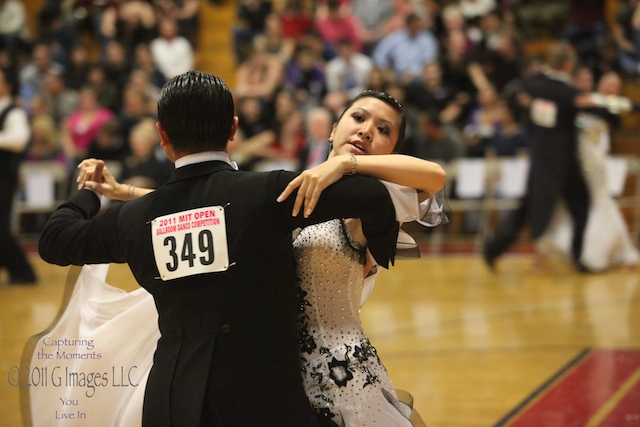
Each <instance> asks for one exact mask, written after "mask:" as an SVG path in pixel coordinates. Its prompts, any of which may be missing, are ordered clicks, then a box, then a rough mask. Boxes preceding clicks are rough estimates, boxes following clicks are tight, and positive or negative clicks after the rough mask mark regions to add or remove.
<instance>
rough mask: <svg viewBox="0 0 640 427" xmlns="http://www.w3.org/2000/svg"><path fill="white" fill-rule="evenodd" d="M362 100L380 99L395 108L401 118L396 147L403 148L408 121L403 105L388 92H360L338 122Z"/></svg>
mask: <svg viewBox="0 0 640 427" xmlns="http://www.w3.org/2000/svg"><path fill="white" fill-rule="evenodd" d="M362 98H376V99H379V100H380V101H382V102H384V103H385V104H387V105H389V106H390V107H391V108H393V109H394V110H395V111H396V113H398V116H400V129H399V130H398V141H396V145H395V147H399V146H401V145H402V143H403V142H404V134H405V132H406V128H407V120H406V119H405V117H404V114H403V113H402V105H400V103H399V102H398V100H397V99H395V98H394V97H393V96H391V95H389V94H388V93H386V92H382V91H377V90H365V91H364V92H360V93H359V94H358V95H356V97H355V98H353V99H352V100H351V101H349V102H348V103H347V105H346V106H345V107H344V110H342V113H340V117H338V122H339V121H340V120H341V119H342V116H344V113H345V112H346V111H347V110H348V109H349V108H351V106H352V105H353V104H354V103H355V102H356V101H357V100H359V99H362Z"/></svg>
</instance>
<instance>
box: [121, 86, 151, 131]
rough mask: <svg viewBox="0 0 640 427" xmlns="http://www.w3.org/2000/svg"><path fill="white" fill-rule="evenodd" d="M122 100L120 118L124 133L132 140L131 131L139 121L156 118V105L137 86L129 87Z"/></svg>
mask: <svg viewBox="0 0 640 427" xmlns="http://www.w3.org/2000/svg"><path fill="white" fill-rule="evenodd" d="M122 101H123V104H122V111H120V114H118V118H119V119H120V123H121V125H122V134H123V135H124V137H125V139H126V140H131V131H132V130H133V128H134V127H135V126H136V125H137V124H138V123H140V122H141V121H143V120H145V119H155V117H156V115H155V107H153V106H152V105H151V103H150V102H149V101H150V100H149V96H148V95H147V94H146V93H145V92H144V91H142V90H139V89H137V88H135V87H129V88H127V90H126V91H125V92H124V97H123V100H122Z"/></svg>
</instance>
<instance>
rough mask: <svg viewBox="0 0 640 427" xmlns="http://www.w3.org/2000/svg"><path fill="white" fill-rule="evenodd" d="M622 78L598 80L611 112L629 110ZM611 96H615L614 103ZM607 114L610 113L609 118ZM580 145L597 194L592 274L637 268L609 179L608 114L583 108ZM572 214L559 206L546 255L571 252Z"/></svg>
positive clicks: (588, 251) (589, 262)
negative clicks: (615, 268) (623, 267)
mask: <svg viewBox="0 0 640 427" xmlns="http://www.w3.org/2000/svg"><path fill="white" fill-rule="evenodd" d="M621 89H622V81H621V79H620V76H618V74H616V73H614V72H610V73H606V74H604V75H603V76H602V77H601V79H600V81H599V82H598V87H597V93H596V94H594V95H593V96H595V98H596V99H594V103H595V104H598V105H604V106H608V108H609V112H608V113H609V114H618V113H620V112H621V111H624V110H628V109H629V108H630V104H629V102H628V100H626V99H624V98H620V97H619V95H620V93H621ZM611 100H614V102H613V103H611ZM606 114H607V113H606V112H605V113H604V115H605V116H606ZM576 126H578V127H579V133H578V138H579V139H578V147H579V148H578V149H579V155H580V161H581V163H582V168H583V171H584V174H585V178H586V180H587V185H588V187H589V192H590V195H591V205H590V207H589V217H588V220H587V227H586V229H585V236H584V244H583V247H582V255H581V260H580V261H581V262H582V264H583V265H584V266H585V267H586V268H587V269H588V270H589V271H592V272H598V271H604V270H606V269H608V268H612V267H620V266H634V265H637V264H638V262H639V261H640V254H639V253H638V249H637V248H636V247H635V246H634V244H633V241H632V240H631V236H630V235H629V231H628V229H627V225H626V223H625V219H624V217H623V216H622V214H621V213H620V210H619V208H618V205H617V203H616V201H615V199H614V198H613V197H612V196H611V194H610V190H609V185H608V179H607V156H608V154H609V150H610V141H611V136H610V135H611V129H610V124H609V121H608V120H606V118H605V117H603V114H598V113H594V112H591V111H583V112H581V113H579V114H578V117H577V119H576ZM571 233H572V226H571V218H570V216H569V214H568V212H567V210H566V208H565V207H564V206H563V205H561V206H559V207H558V208H557V209H556V212H555V214H554V216H553V218H552V221H551V223H550V224H549V228H548V229H547V231H546V232H545V234H544V235H543V236H542V237H541V238H540V240H539V241H538V242H537V244H536V249H537V251H538V253H540V254H555V255H559V256H562V257H567V258H568V256H569V254H570V250H569V248H570V242H571Z"/></svg>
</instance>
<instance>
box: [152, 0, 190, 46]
mask: <svg viewBox="0 0 640 427" xmlns="http://www.w3.org/2000/svg"><path fill="white" fill-rule="evenodd" d="M156 5H157V6H158V7H159V9H160V14H161V16H165V17H168V18H172V19H175V20H176V22H177V23H178V32H179V33H180V34H182V36H184V37H185V38H186V39H187V40H189V43H190V44H191V46H194V47H195V46H196V45H197V43H198V38H197V35H198V29H199V28H200V16H199V9H200V1H199V0H162V1H158V2H156Z"/></svg>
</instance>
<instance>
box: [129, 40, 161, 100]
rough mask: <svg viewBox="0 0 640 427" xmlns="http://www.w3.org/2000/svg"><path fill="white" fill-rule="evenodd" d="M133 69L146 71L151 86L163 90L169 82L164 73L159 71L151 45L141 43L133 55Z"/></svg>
mask: <svg viewBox="0 0 640 427" xmlns="http://www.w3.org/2000/svg"><path fill="white" fill-rule="evenodd" d="M133 68H134V69H135V68H137V69H141V70H144V71H145V72H146V73H147V74H148V75H149V80H150V82H151V84H153V85H154V86H156V87H158V88H160V89H162V86H164V84H165V83H166V82H167V79H165V77H164V75H163V74H162V72H161V71H160V70H159V69H158V67H157V65H156V63H155V61H154V60H153V54H152V53H151V49H150V48H149V45H147V44H144V43H140V44H139V45H138V46H136V49H135V52H134V53H133Z"/></svg>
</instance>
